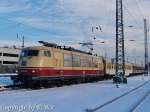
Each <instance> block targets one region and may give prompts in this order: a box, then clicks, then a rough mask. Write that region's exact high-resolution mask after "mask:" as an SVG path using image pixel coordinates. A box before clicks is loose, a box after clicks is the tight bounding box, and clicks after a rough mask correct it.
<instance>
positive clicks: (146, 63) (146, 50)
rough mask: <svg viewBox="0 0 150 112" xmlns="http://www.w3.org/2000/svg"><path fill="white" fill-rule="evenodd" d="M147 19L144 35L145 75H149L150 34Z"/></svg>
mask: <svg viewBox="0 0 150 112" xmlns="http://www.w3.org/2000/svg"><path fill="white" fill-rule="evenodd" d="M147 31H148V29H147V20H146V19H144V35H145V75H148V38H147V37H148V36H147Z"/></svg>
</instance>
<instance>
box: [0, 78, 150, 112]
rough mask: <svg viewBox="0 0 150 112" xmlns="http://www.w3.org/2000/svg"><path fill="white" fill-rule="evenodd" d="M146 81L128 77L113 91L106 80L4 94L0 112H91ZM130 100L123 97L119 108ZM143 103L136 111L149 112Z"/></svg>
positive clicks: (130, 99)
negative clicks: (125, 81) (87, 110)
mask: <svg viewBox="0 0 150 112" xmlns="http://www.w3.org/2000/svg"><path fill="white" fill-rule="evenodd" d="M149 79H150V78H149V76H148V77H143V76H138V77H131V78H129V79H128V84H121V85H120V86H119V88H116V86H115V84H113V83H112V81H111V80H109V81H101V82H96V83H87V84H79V85H71V86H64V87H59V88H58V87H55V88H50V89H42V90H27V91H24V90H23V91H22V90H20V91H18V90H16V91H15V90H14V91H5V92H1V93H0V112H9V110H11V111H10V112H19V111H20V110H24V112H85V110H86V109H93V108H95V107H97V106H99V105H101V104H103V103H105V102H107V101H109V100H111V99H113V98H115V97H117V96H119V95H121V94H123V93H125V92H127V91H129V90H131V89H133V88H135V87H137V86H139V85H141V84H143V83H144V82H146V81H147V80H149ZM147 87H148V88H150V83H149V84H148V85H147V86H146V87H145V88H147ZM142 91H145V89H143V90H142V89H141V90H140V91H138V94H137V98H138V97H140V95H141V93H142ZM133 100H134V101H136V98H135V97H134V99H132V97H131V96H130V97H127V98H126V99H125V100H124V101H122V103H120V105H126V104H129V103H133V102H131V101H133ZM145 102H146V103H147V105H145V104H143V105H144V106H145V107H144V108H140V109H144V111H141V112H150V107H147V106H148V104H149V102H150V100H146V101H145ZM120 105H118V104H116V105H113V107H109V108H108V110H105V109H104V110H103V112H117V111H116V110H117V108H118V107H119V106H120ZM141 105H142V104H141ZM124 108H125V107H124ZM127 108H128V106H127ZM145 108H146V109H149V110H145ZM97 112H98V111H97ZM100 112H101V111H100ZM118 112H126V111H118Z"/></svg>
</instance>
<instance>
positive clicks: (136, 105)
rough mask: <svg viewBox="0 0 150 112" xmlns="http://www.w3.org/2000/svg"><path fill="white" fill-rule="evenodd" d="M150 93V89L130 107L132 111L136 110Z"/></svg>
mask: <svg viewBox="0 0 150 112" xmlns="http://www.w3.org/2000/svg"><path fill="white" fill-rule="evenodd" d="M149 95H150V90H149V91H148V92H146V94H145V95H144V96H143V97H142V98H141V99H140V100H139V101H138V102H137V103H136V104H135V105H134V106H133V108H131V109H130V112H136V109H137V108H138V107H139V106H140V105H141V104H142V103H143V102H144V101H145V100H146V99H147V97H148V96H149Z"/></svg>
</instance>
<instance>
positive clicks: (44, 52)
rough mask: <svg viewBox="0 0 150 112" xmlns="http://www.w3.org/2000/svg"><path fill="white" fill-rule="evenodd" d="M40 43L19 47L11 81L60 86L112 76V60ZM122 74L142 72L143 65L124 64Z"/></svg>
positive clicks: (113, 65) (27, 84) (33, 84)
mask: <svg viewBox="0 0 150 112" xmlns="http://www.w3.org/2000/svg"><path fill="white" fill-rule="evenodd" d="M40 43H42V44H43V45H42V46H34V47H26V48H24V49H22V52H21V54H20V58H19V62H18V71H17V73H18V75H17V76H12V77H11V79H12V80H13V81H14V83H15V84H16V83H18V82H21V83H23V84H25V85H26V86H28V87H36V86H44V87H47V86H50V85H51V84H52V83H55V84H59V85H61V84H62V83H64V82H67V83H77V82H90V81H97V80H103V79H106V78H111V77H113V76H114V75H115V63H114V61H112V60H108V59H105V58H104V57H102V56H97V55H96V54H92V53H89V52H84V51H81V50H77V49H74V48H72V47H66V46H63V47H62V46H59V45H57V44H53V43H48V42H44V41H40ZM125 69H126V70H125V71H126V72H125V75H126V76H131V75H134V74H141V73H144V67H141V66H138V65H135V64H132V63H126V65H125Z"/></svg>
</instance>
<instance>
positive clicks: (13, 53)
mask: <svg viewBox="0 0 150 112" xmlns="http://www.w3.org/2000/svg"><path fill="white" fill-rule="evenodd" d="M20 51H21V49H18V48H15V47H12V48H9V47H0V65H17V63H18V60H19V54H20Z"/></svg>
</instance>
